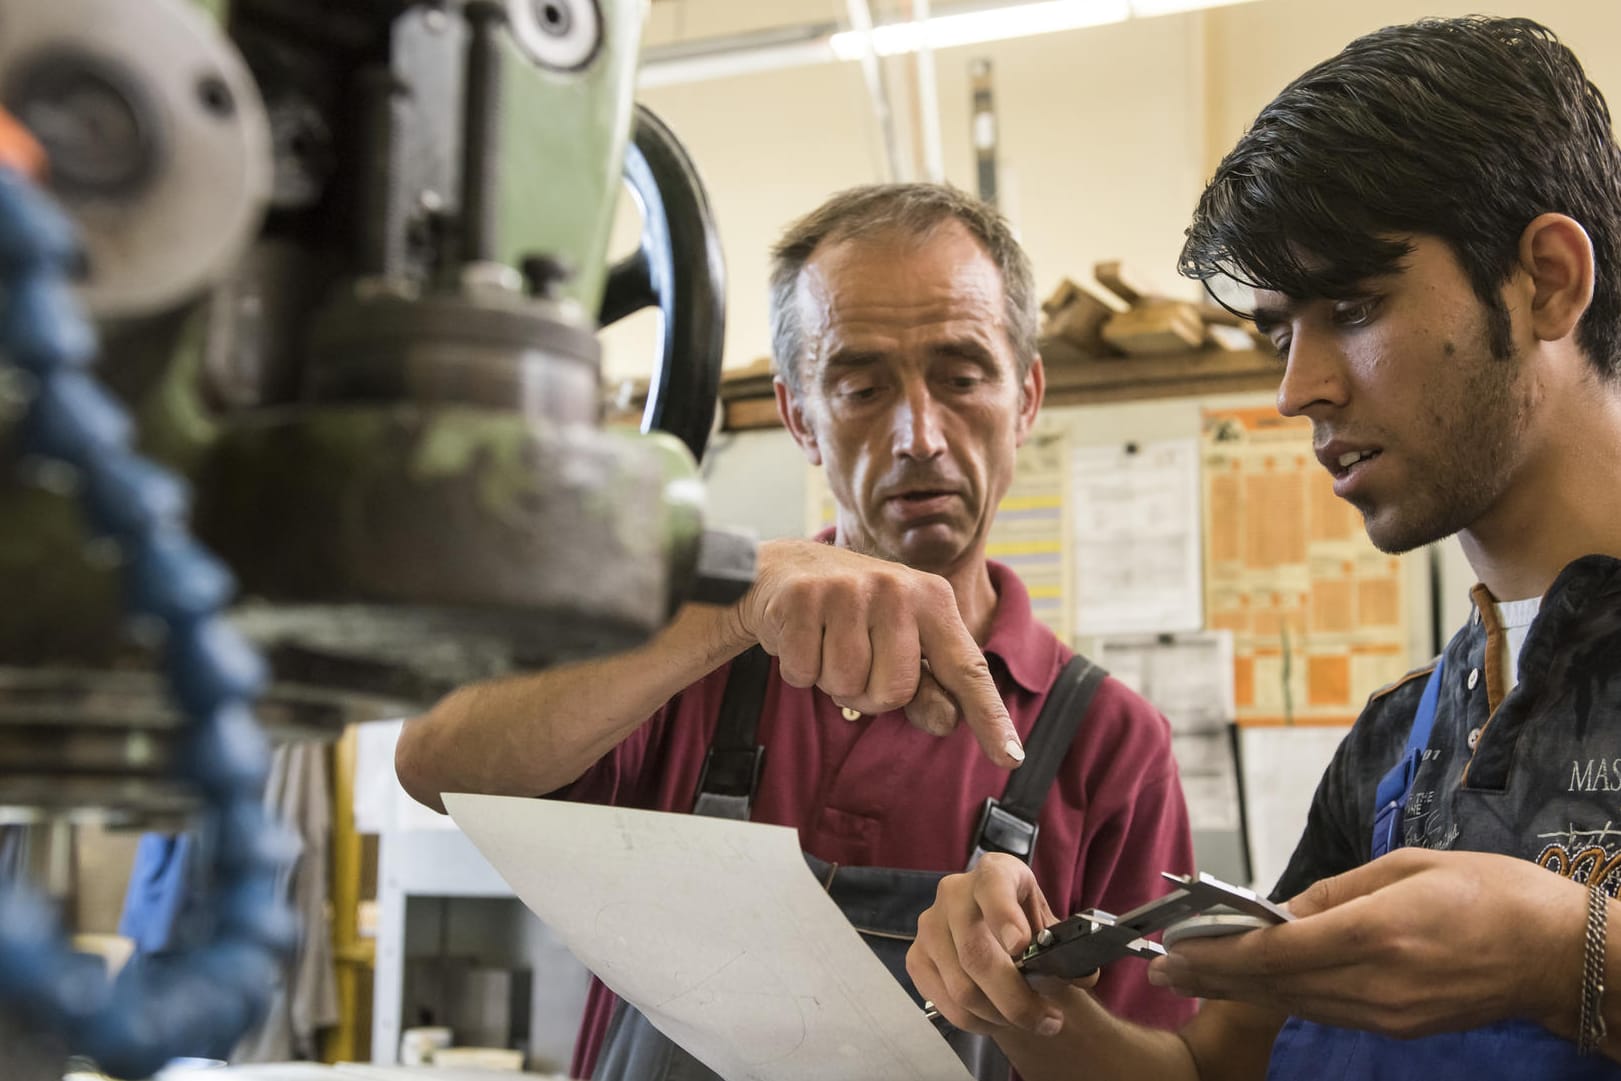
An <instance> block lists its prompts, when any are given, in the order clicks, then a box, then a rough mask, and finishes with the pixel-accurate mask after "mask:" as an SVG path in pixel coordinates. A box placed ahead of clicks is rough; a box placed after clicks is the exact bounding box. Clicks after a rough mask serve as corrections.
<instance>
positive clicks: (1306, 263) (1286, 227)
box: [1179, 15, 1621, 377]
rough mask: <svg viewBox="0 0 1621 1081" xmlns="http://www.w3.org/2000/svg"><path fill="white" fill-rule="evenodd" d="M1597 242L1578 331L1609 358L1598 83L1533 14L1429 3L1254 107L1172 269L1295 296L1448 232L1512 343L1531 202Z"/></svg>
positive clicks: (1615, 343)
mask: <svg viewBox="0 0 1621 1081" xmlns="http://www.w3.org/2000/svg"><path fill="white" fill-rule="evenodd" d="M1550 211H1552V212H1558V213H1561V214H1567V215H1569V216H1570V217H1571V218H1574V219H1575V220H1576V221H1578V222H1580V223H1581V225H1582V226H1583V227H1584V228H1585V229H1586V230H1587V233H1588V236H1589V237H1591V239H1592V242H1593V255H1594V262H1595V264H1596V273H1595V281H1594V287H1593V302H1592V305H1591V306H1590V307H1589V308H1588V310H1587V312H1586V313H1585V315H1584V316H1583V317H1582V321H1581V323H1580V324H1579V326H1578V328H1577V338H1576V340H1577V342H1578V344H1579V345H1580V346H1581V347H1582V349H1583V350H1584V351H1585V352H1586V354H1587V356H1588V359H1589V360H1590V361H1591V362H1592V364H1593V365H1594V367H1595V368H1597V369H1598V371H1599V372H1600V373H1602V374H1603V375H1605V376H1606V377H1614V376H1616V375H1617V374H1618V372H1621V153H1618V151H1617V147H1616V140H1615V134H1614V132H1613V131H1612V129H1611V126H1610V110H1609V108H1608V106H1606V105H1605V103H1604V96H1603V95H1602V94H1600V93H1599V91H1598V89H1597V88H1596V87H1595V86H1593V84H1592V83H1591V82H1589V81H1588V79H1587V76H1586V74H1585V73H1584V72H1583V71H1582V66H1581V63H1580V61H1578V60H1577V59H1576V57H1575V55H1574V54H1573V53H1572V52H1571V51H1570V49H1568V48H1567V47H1565V46H1564V45H1563V44H1561V43H1560V42H1559V40H1558V39H1557V38H1556V37H1555V36H1554V34H1553V32H1552V31H1551V30H1549V29H1548V28H1547V27H1544V26H1542V25H1540V24H1538V23H1535V22H1532V21H1531V20H1529V19H1497V18H1487V17H1484V16H1478V15H1475V16H1469V17H1466V18H1459V19H1424V20H1421V21H1419V22H1415V23H1411V24H1409V25H1405V26H1390V27H1386V28H1385V29H1383V30H1379V31H1376V32H1375V33H1372V34H1368V35H1366V36H1365V37H1361V38H1358V39H1357V40H1355V41H1353V42H1352V43H1351V44H1350V45H1347V46H1346V47H1345V49H1344V50H1343V51H1342V52H1341V53H1340V54H1339V55H1338V56H1335V57H1334V58H1332V59H1330V60H1326V61H1324V62H1323V63H1321V64H1318V65H1317V66H1316V67H1314V68H1312V69H1311V70H1310V71H1308V72H1306V73H1305V74H1304V75H1302V76H1300V77H1299V78H1298V79H1296V80H1295V81H1294V82H1292V83H1290V84H1289V86H1288V87H1287V88H1285V89H1284V91H1283V92H1282V93H1281V94H1279V95H1278V96H1277V98H1276V99H1275V100H1274V101H1273V102H1272V104H1270V105H1268V106H1267V107H1266V108H1265V109H1264V110H1262V112H1261V115H1260V116H1258V117H1257V118H1256V120H1255V123H1254V125H1253V126H1252V127H1251V128H1250V130H1249V131H1248V132H1246V133H1245V135H1244V137H1243V138H1242V139H1240V140H1239V142H1238V145H1237V146H1236V147H1234V148H1233V150H1232V152H1231V153H1229V154H1228V155H1227V157H1226V158H1224V159H1223V160H1222V163H1221V165H1220V166H1219V167H1218V168H1217V169H1216V175H1215V177H1214V178H1213V179H1212V180H1211V181H1210V184H1209V185H1208V186H1207V187H1206V188H1205V191H1204V194H1203V195H1202V196H1201V197H1200V199H1199V206H1198V209H1197V210H1196V211H1195V212H1194V216H1193V224H1192V225H1191V226H1190V227H1189V228H1188V233H1187V242H1186V244H1185V245H1184V246H1183V248H1182V258H1181V263H1180V267H1179V269H1180V270H1181V272H1182V273H1183V274H1184V275H1186V276H1188V277H1190V278H1196V279H1199V280H1202V281H1204V282H1206V283H1207V285H1208V283H1209V281H1210V279H1212V278H1214V277H1217V276H1219V275H1223V274H1226V275H1230V276H1231V277H1233V278H1235V279H1237V280H1238V281H1239V282H1241V283H1243V284H1246V285H1251V286H1256V287H1258V288H1265V289H1269V290H1275V291H1278V292H1281V293H1284V294H1285V295H1288V296H1291V297H1296V298H1300V299H1309V298H1314V297H1346V296H1349V295H1351V294H1353V293H1354V292H1355V290H1356V288H1357V283H1358V282H1360V281H1362V280H1364V279H1366V278H1369V277H1374V276H1377V275H1380V274H1387V273H1390V272H1391V271H1393V270H1394V269H1395V268H1396V266H1397V265H1398V264H1399V262H1400V261H1401V259H1402V258H1403V257H1404V256H1406V255H1407V254H1408V253H1409V251H1410V250H1411V247H1410V245H1408V244H1407V243H1405V242H1404V241H1403V239H1402V237H1403V236H1404V235H1414V234H1424V235H1429V236H1434V237H1438V238H1439V239H1441V240H1443V241H1445V242H1446V243H1447V244H1448V245H1449V246H1450V247H1451V249H1452V252H1453V254H1454V255H1455V256H1456V257H1457V259H1458V261H1459V263H1460V264H1461V265H1462V267H1463V269H1464V271H1465V273H1467V274H1468V276H1469V280H1470V283H1471V285H1472V286H1473V287H1474V291H1475V293H1476V295H1477V296H1479V298H1480V299H1481V301H1482V302H1483V303H1484V304H1485V306H1486V309H1487V312H1488V328H1489V331H1490V335H1491V343H1492V348H1493V350H1494V351H1495V352H1496V353H1498V354H1499V355H1507V353H1508V351H1509V340H1508V328H1509V318H1508V312H1507V310H1506V308H1505V307H1504V305H1503V303H1502V300H1501V298H1500V295H1499V290H1500V289H1501V288H1502V285H1503V283H1504V282H1506V281H1507V280H1508V278H1509V276H1510V274H1512V273H1513V270H1514V266H1515V263H1516V262H1517V260H1518V255H1519V241H1520V236H1521V234H1522V233H1523V232H1524V230H1525V227H1526V226H1527V225H1529V224H1530V223H1531V221H1532V219H1534V218H1535V217H1536V216H1537V215H1539V214H1543V213H1547V212H1550Z"/></svg>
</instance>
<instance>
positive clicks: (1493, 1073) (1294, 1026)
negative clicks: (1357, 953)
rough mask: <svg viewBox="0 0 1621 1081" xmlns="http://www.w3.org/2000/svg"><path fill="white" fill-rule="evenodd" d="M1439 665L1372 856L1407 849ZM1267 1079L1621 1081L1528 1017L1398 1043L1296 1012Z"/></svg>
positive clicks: (1383, 795) (1379, 813) (1388, 790)
mask: <svg viewBox="0 0 1621 1081" xmlns="http://www.w3.org/2000/svg"><path fill="white" fill-rule="evenodd" d="M1441 669H1442V664H1441V662H1440V661H1437V662H1436V665H1435V671H1433V672H1431V673H1430V680H1429V683H1427V684H1426V685H1425V687H1424V696H1423V698H1421V699H1420V700H1419V705H1418V713H1417V715H1416V716H1415V717H1414V719H1413V730H1412V732H1411V734H1410V735H1409V736H1408V737H1407V748H1406V751H1405V752H1404V753H1403V755H1402V758H1401V761H1399V762H1398V763H1396V765H1395V766H1393V767H1392V768H1391V770H1390V772H1388V773H1386V774H1385V776H1384V777H1383V779H1381V780H1380V782H1379V788H1378V792H1377V795H1376V796H1375V798H1374V821H1373V858H1374V859H1378V858H1379V857H1380V856H1383V855H1384V854H1385V853H1387V852H1389V851H1390V850H1391V849H1393V848H1400V847H1401V833H1400V830H1401V822H1402V814H1403V812H1405V811H1406V809H1407V797H1408V794H1409V793H1410V792H1411V791H1412V787H1413V777H1414V774H1416V773H1417V772H1418V764H1419V761H1420V759H1422V758H1423V756H1424V749H1425V747H1427V746H1428V745H1429V742H1430V729H1431V727H1432V726H1433V725H1434V724H1435V707H1436V700H1437V699H1438V698H1439V696H1440V690H1441ZM1571 978H1572V979H1574V978H1575V974H1574V973H1572V976H1571ZM1266 1076H1267V1081H1397V1079H1400V1078H1414V1079H1422V1081H1492V1079H1494V1078H1502V1079H1503V1081H1510V1079H1512V1081H1621V1065H1618V1064H1617V1063H1614V1062H1611V1061H1610V1060H1609V1059H1607V1058H1604V1057H1602V1056H1599V1055H1578V1054H1577V1053H1576V1045H1575V1044H1574V1043H1572V1042H1571V1041H1569V1040H1566V1039H1562V1038H1560V1037H1558V1036H1555V1035H1554V1034H1553V1033H1551V1032H1549V1031H1548V1030H1547V1029H1545V1028H1543V1027H1542V1026H1541V1025H1538V1024H1534V1023H1532V1022H1530V1021H1499V1022H1497V1023H1496V1024H1493V1025H1487V1026H1485V1027H1484V1028H1476V1029H1470V1030H1468V1031H1466V1032H1443V1033H1438V1034H1437V1035H1434V1036H1422V1037H1419V1038H1417V1039H1412V1040H1398V1039H1394V1038H1392V1037H1389V1036H1379V1035H1376V1034H1374V1033H1371V1032H1359V1031H1356V1030H1353V1029H1343V1028H1333V1027H1331V1026H1328V1025H1319V1024H1317V1023H1315V1022H1312V1021H1302V1020H1301V1019H1300V1018H1298V1017H1291V1018H1289V1020H1288V1021H1287V1022H1286V1023H1285V1024H1284V1026H1283V1031H1281V1032H1280V1033H1278V1038H1277V1042H1276V1043H1274V1044H1273V1045H1272V1062H1271V1065H1270V1067H1269V1068H1268V1069H1267V1073H1266Z"/></svg>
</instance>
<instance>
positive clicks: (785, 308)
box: [771, 184, 1037, 394]
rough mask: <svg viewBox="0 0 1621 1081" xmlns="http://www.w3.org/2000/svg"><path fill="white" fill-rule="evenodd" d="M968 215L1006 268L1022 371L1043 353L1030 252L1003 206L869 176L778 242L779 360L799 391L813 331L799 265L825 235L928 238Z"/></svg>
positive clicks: (774, 299) (774, 325) (774, 266)
mask: <svg viewBox="0 0 1621 1081" xmlns="http://www.w3.org/2000/svg"><path fill="white" fill-rule="evenodd" d="M952 221H956V222H960V223H962V225H963V226H965V227H966V228H967V229H968V231H969V233H971V234H972V235H973V236H974V238H975V239H976V240H978V241H979V242H980V243H981V244H982V245H984V247H985V252H986V254H988V255H989V256H990V257H991V261H992V262H994V263H995V264H996V268H997V270H999V271H1001V273H1002V299H1003V305H1004V308H1005V313H1006V318H1007V331H1008V341H1009V343H1010V344H1011V345H1012V346H1013V355H1014V358H1015V359H1016V360H1017V362H1018V372H1019V377H1020V378H1021V379H1022V378H1023V377H1024V374H1025V373H1026V372H1028V371H1029V370H1030V365H1031V364H1032V363H1033V362H1034V360H1035V358H1036V327H1037V315H1036V307H1037V305H1036V289H1035V275H1034V273H1033V272H1032V271H1031V269H1030V257H1029V256H1028V255H1026V254H1025V253H1024V249H1023V248H1021V247H1019V242H1018V241H1017V240H1015V239H1014V237H1013V230H1012V229H1011V228H1009V227H1008V223H1007V220H1006V219H1005V218H1003V217H1002V215H1001V214H999V213H998V212H997V211H996V208H995V207H993V206H991V205H989V204H988V203H985V202H983V201H982V200H980V199H977V198H975V197H974V196H972V195H969V194H968V193H967V192H964V191H960V190H959V189H957V188H954V187H951V186H950V185H948V184H864V185H862V186H861V187H856V188H847V189H845V190H844V191H841V192H839V193H838V194H836V195H834V196H833V197H832V198H830V199H828V200H827V202H825V203H823V204H822V205H821V206H819V207H817V208H816V209H815V210H813V211H811V212H810V213H809V214H806V215H805V216H804V217H802V218H800V219H799V220H798V221H796V222H794V223H793V224H792V225H790V226H788V228H787V229H786V230H784V232H783V234H782V239H781V240H779V241H777V244H776V246H775V247H773V248H772V249H771V354H772V365H773V367H774V369H775V370H776V373H777V375H778V376H780V377H781V378H782V379H783V381H784V382H786V383H787V384H788V388H789V389H790V390H792V391H793V392H794V393H795V394H798V393H799V358H800V355H801V354H802V353H803V352H804V349H805V331H804V327H802V326H801V325H800V322H799V308H798V305H797V304H796V303H795V299H796V294H797V291H798V287H799V273H800V271H802V270H804V269H805V264H806V263H808V262H810V259H811V256H812V255H814V254H815V253H816V250H817V248H819V247H820V246H821V245H822V244H823V243H825V242H838V241H841V240H854V239H862V238H869V237H887V236H899V237H903V238H905V237H909V238H915V239H919V240H921V239H924V238H926V237H928V236H929V234H931V233H933V232H934V231H935V230H936V229H938V228H939V227H940V226H941V225H943V224H945V223H947V222H952Z"/></svg>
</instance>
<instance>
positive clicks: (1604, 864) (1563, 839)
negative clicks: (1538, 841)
mask: <svg viewBox="0 0 1621 1081" xmlns="http://www.w3.org/2000/svg"><path fill="white" fill-rule="evenodd" d="M1541 836H1542V838H1543V839H1544V840H1548V841H1550V842H1551V843H1550V844H1548V845H1547V846H1546V847H1544V848H1543V850H1542V851H1541V852H1540V853H1539V854H1538V855H1537V858H1536V863H1537V866H1539V867H1545V868H1547V869H1548V870H1550V871H1552V872H1553V873H1554V874H1556V875H1558V876H1560V877H1561V878H1568V879H1571V880H1572V881H1575V882H1581V883H1585V884H1587V885H1593V886H1597V887H1598V888H1599V889H1601V890H1603V891H1604V892H1605V893H1608V894H1609V895H1610V896H1611V897H1615V896H1617V895H1618V890H1621V830H1613V829H1611V828H1610V823H1608V822H1606V823H1605V824H1604V828H1603V829H1597V830H1578V829H1574V828H1572V829H1569V830H1565V831H1563V832H1561V833H1545V834H1542V835H1541Z"/></svg>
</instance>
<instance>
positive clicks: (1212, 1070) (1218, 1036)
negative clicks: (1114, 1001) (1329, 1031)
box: [996, 989, 1283, 1081]
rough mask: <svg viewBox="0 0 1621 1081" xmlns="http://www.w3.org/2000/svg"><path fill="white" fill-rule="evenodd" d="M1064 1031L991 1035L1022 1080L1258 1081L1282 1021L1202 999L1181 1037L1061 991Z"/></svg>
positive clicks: (1078, 992) (1081, 993) (1013, 1031)
mask: <svg viewBox="0 0 1621 1081" xmlns="http://www.w3.org/2000/svg"><path fill="white" fill-rule="evenodd" d="M1062 1004H1063V1010H1064V1028H1063V1031H1061V1032H1060V1033H1058V1035H1056V1036H1051V1037H1041V1036H1036V1035H1033V1034H1031V1033H1029V1032H1025V1031H1023V1030H1022V1029H1012V1028H1010V1029H1004V1030H1003V1031H1002V1032H1001V1033H999V1034H998V1035H997V1037H996V1042H997V1044H998V1045H999V1046H1000V1047H1001V1048H1002V1050H1003V1051H1004V1052H1006V1054H1007V1056H1008V1058H1009V1059H1010V1060H1011V1061H1012V1063H1013V1066H1014V1068H1015V1069H1017V1070H1018V1071H1019V1076H1021V1077H1023V1078H1024V1079H1025V1081H1080V1079H1081V1078H1086V1079H1087V1081H1145V1079H1151V1081H1261V1079H1262V1078H1264V1077H1265V1075H1266V1064H1267V1060H1268V1058H1269V1056H1270V1053H1271V1049H1272V1041H1273V1040H1274V1039H1275V1038H1276V1036H1277V1032H1278V1028H1279V1027H1280V1026H1281V1025H1282V1023H1283V1019H1282V1018H1281V1017H1279V1016H1278V1015H1276V1014H1274V1013H1272V1012H1270V1011H1266V1010H1261V1009H1258V1008H1256V1007H1253V1006H1246V1005H1243V1004H1241V1003H1235V1002H1207V1003H1205V1004H1204V1006H1203V1008H1202V1009H1201V1010H1200V1012H1199V1013H1198V1014H1196V1015H1194V1017H1193V1020H1191V1021H1189V1022H1188V1023H1187V1024H1186V1025H1184V1026H1182V1029H1181V1030H1180V1031H1178V1032H1166V1031H1164V1030H1162V1029H1154V1028H1148V1027H1146V1026H1143V1025H1139V1024H1136V1023H1134V1022H1131V1021H1123V1020H1121V1019H1119V1018H1117V1017H1114V1016H1113V1015H1111V1014H1110V1013H1109V1012H1108V1011H1107V1010H1106V1009H1104V1008H1103V1007H1102V1006H1101V1005H1099V1004H1098V1002H1097V1000H1096V999H1094V998H1093V997H1092V996H1091V995H1090V994H1088V993H1087V992H1085V991H1082V990H1079V989H1069V990H1066V991H1064V992H1063V993H1062Z"/></svg>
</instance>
